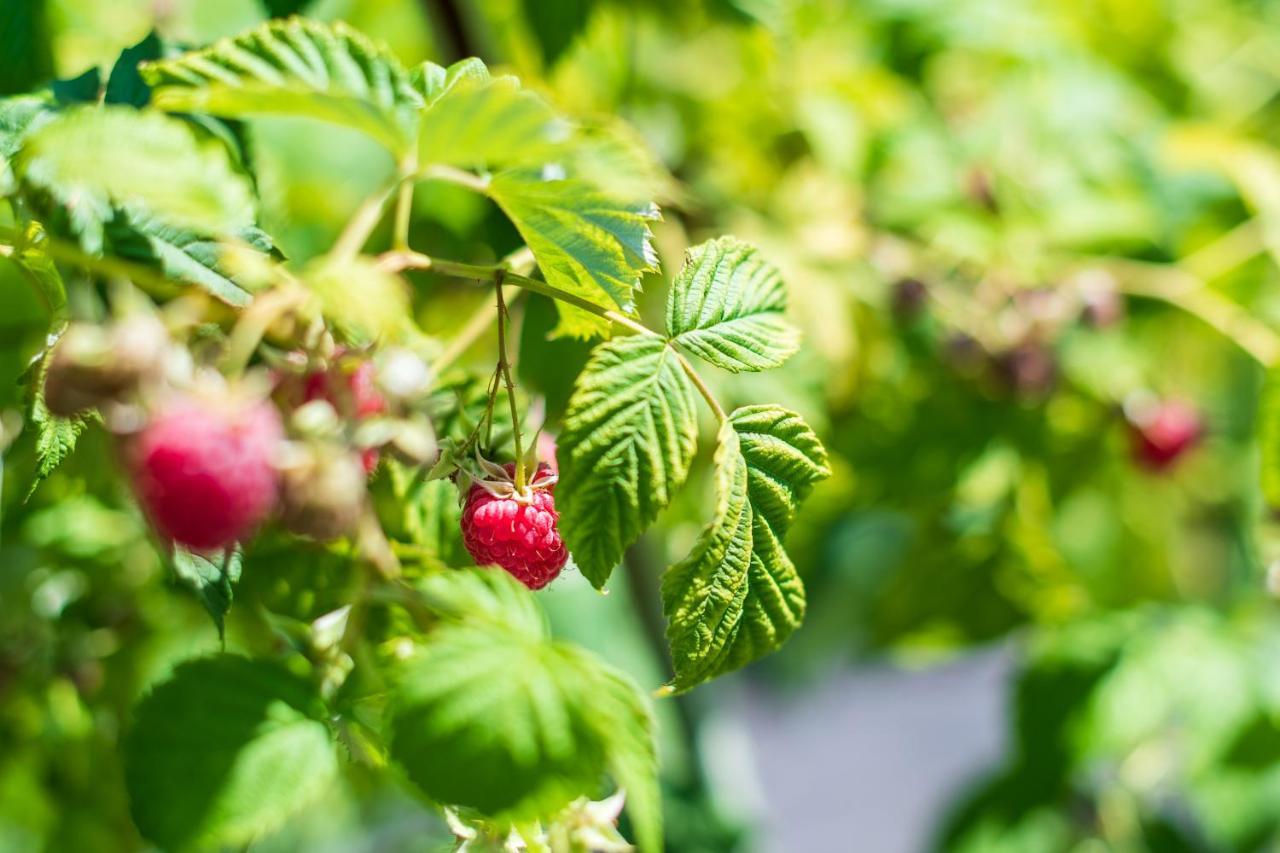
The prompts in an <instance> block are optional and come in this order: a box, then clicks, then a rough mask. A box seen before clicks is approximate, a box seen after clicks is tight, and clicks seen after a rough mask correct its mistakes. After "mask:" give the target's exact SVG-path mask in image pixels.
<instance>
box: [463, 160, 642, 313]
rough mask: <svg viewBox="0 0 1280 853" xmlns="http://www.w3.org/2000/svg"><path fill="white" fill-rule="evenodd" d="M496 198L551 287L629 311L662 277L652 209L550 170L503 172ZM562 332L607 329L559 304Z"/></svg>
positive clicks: (493, 189)
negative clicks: (648, 280)
mask: <svg viewBox="0 0 1280 853" xmlns="http://www.w3.org/2000/svg"><path fill="white" fill-rule="evenodd" d="M488 192H489V195H490V196H491V197H492V198H493V200H494V201H496V202H497V203H498V206H499V207H501V208H502V210H503V212H504V213H506V214H507V216H508V217H509V218H510V219H511V221H512V222H513V223H514V224H515V226H516V230H518V231H519V232H520V236H521V237H523V238H524V241H525V243H526V244H527V245H528V246H529V248H530V249H531V250H532V251H533V255H534V257H535V258H536V259H537V261H538V268H539V269H541V270H542V275H543V277H544V278H545V279H546V280H547V283H549V284H551V285H554V286H555V287H558V288H560V289H561V290H565V291H568V292H569V293H572V294H574V295H575V296H580V297H582V298H583V299H586V300H587V301H588V302H592V303H594V304H596V305H599V306H601V307H604V308H609V309H621V310H622V311H624V312H629V311H631V310H632V308H633V307H634V300H635V292H636V290H637V289H639V287H640V281H641V278H642V277H643V276H644V274H645V273H647V272H656V271H657V269H658V256H657V254H656V253H655V252H654V249H653V245H652V239H653V234H652V232H651V231H650V230H649V223H650V222H652V221H653V220H655V219H657V218H658V209H657V207H655V206H654V205H652V204H647V203H632V202H624V201H620V200H618V199H617V198H615V197H613V196H611V195H608V194H606V193H603V192H601V191H600V190H598V189H596V188H595V186H594V185H592V184H590V183H588V182H586V181H584V180H580V179H576V178H569V179H565V180H555V179H551V180H548V179H547V175H546V174H545V173H544V171H537V170H529V169H517V170H512V171H507V172H502V173H499V174H497V175H495V176H494V177H493V179H492V180H491V181H490V182H489V185H488ZM559 307H560V309H561V320H560V325H559V326H558V327H557V329H556V334H565V335H573V336H576V337H588V336H591V335H597V334H602V333H605V332H607V331H608V324H607V323H605V322H604V321H602V320H600V319H599V318H597V317H595V316H593V315H591V314H589V313H587V312H585V311H583V310H581V309H578V308H573V307H572V306H565V305H563V304H562V305H560V306H559Z"/></svg>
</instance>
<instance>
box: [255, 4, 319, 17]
mask: <svg viewBox="0 0 1280 853" xmlns="http://www.w3.org/2000/svg"><path fill="white" fill-rule="evenodd" d="M259 2H260V3H261V4H262V9H263V11H265V12H266V13H267V14H268V15H270V16H271V17H273V18H287V17H289V16H290V15H298V14H301V13H302V12H304V11H306V9H307V7H308V6H310V5H311V3H312V0H259Z"/></svg>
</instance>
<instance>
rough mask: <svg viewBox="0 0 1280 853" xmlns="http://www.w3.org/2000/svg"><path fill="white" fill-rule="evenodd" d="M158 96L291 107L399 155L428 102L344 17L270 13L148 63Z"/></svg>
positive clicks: (181, 102)
mask: <svg viewBox="0 0 1280 853" xmlns="http://www.w3.org/2000/svg"><path fill="white" fill-rule="evenodd" d="M142 77H143V79H144V80H145V81H146V82H147V83H148V84H149V85H150V86H151V87H152V103H153V104H154V105H155V106H156V107H158V108H160V109H163V110H169V111H172V112H203V113H210V114H212V115H217V116H223V117H227V118H243V117H247V116H253V115H268V114H279V115H293V116H300V117H305V118H313V119H318V120H320V121H327V122H333V123H335V124H341V125H345V126H347V127H351V128H355V129H356V130H360V131H363V132H364V133H367V134H368V135H369V136H371V137H372V138H373V139H375V140H377V141H378V142H380V143H381V144H382V145H383V146H384V147H386V148H387V150H388V151H390V152H391V153H392V154H393V155H395V156H396V157H397V158H398V157H399V156H400V155H402V154H404V153H405V151H406V150H407V148H408V147H409V145H410V142H411V139H412V136H411V134H410V129H411V127H412V115H413V112H414V110H415V109H416V108H418V107H420V106H421V104H422V99H421V96H420V95H419V94H418V93H417V92H416V91H415V90H414V89H413V87H412V86H411V85H410V83H409V75H408V73H407V72H406V71H405V70H404V68H402V67H401V66H400V63H399V61H398V60H396V58H395V57H394V56H393V55H392V54H391V53H390V52H389V51H387V50H386V49H385V48H382V47H380V46H378V45H376V44H374V43H373V42H372V41H370V40H369V39H368V38H366V37H365V36H364V35H362V34H360V33H358V32H356V31H355V30H353V29H351V28H350V27H348V26H347V25H345V24H342V23H337V24H333V25H328V24H321V23H318V22H315V21H310V20H307V19H304V18H290V19H289V20H287V21H277V20H273V21H269V22H267V23H265V24H263V25H262V26H260V27H257V28H255V29H253V30H250V31H248V32H246V33H242V34H240V35H239V36H236V37H235V38H229V39H223V40H222V41H219V42H217V43H216V44H214V45H212V46H211V47H207V48H205V49H203V50H198V51H193V52H191V53H186V54H183V55H181V56H176V57H173V58H171V59H163V60H160V61H157V62H150V63H146V64H145V65H143V66H142Z"/></svg>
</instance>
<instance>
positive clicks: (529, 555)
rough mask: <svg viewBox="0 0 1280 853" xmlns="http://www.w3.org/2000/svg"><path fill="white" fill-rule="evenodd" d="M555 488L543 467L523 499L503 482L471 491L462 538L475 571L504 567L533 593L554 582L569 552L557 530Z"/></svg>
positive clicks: (558, 515) (548, 472) (463, 522)
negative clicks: (533, 590)
mask: <svg viewBox="0 0 1280 853" xmlns="http://www.w3.org/2000/svg"><path fill="white" fill-rule="evenodd" d="M506 467H507V471H508V473H513V472H514V470H515V466H514V465H508V466H506ZM554 483H555V481H554V475H553V474H552V472H551V468H550V467H548V466H547V465H539V466H538V470H537V473H536V474H535V475H534V477H533V480H532V482H531V483H530V484H529V486H527V487H526V488H525V491H524V493H523V494H519V493H517V492H516V490H515V487H514V484H507V483H505V482H501V483H496V484H495V483H488V484H487V485H485V484H481V483H476V484H474V485H472V487H471V490H470V491H469V492H468V493H467V500H466V505H465V506H464V507H463V509H462V538H463V542H464V543H465V544H466V546H467V551H469V552H470V553H471V557H472V558H473V559H474V560H475V561H476V565H478V566H489V565H498V566H501V567H502V568H504V569H506V570H507V571H508V572H509V573H510V574H511V575H512V577H514V578H515V579H516V580H518V581H520V583H522V584H524V585H525V586H527V587H528V588H529V589H542V588H543V587H544V586H546V585H547V584H549V583H551V581H553V580H555V579H556V577H557V576H558V575H559V574H560V570H561V569H563V568H564V564H565V561H566V560H568V559H569V552H568V551H567V550H565V547H564V542H563V540H561V539H560V531H559V530H557V529H556V522H557V521H558V520H559V518H560V514H559V513H558V512H556V500H555V485H554Z"/></svg>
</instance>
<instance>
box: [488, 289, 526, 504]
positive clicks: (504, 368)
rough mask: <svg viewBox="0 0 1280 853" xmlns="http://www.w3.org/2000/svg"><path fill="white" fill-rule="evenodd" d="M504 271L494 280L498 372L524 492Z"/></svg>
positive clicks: (519, 488)
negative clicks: (496, 307) (504, 299)
mask: <svg viewBox="0 0 1280 853" xmlns="http://www.w3.org/2000/svg"><path fill="white" fill-rule="evenodd" d="M502 279H503V275H502V272H501V271H499V272H498V275H497V277H496V279H495V280H494V287H493V292H494V293H495V294H497V306H498V372H499V373H500V374H502V381H503V383H504V384H505V385H506V386H507V402H508V403H509V404H510V406H511V440H512V443H514V444H515V451H516V491H517V492H523V491H524V484H525V470H524V448H523V447H522V446H521V444H520V411H519V408H518V407H517V406H516V388H515V382H513V381H512V379H511V364H510V362H508V361H507V321H508V320H509V319H510V317H509V316H508V315H507V304H506V302H504V301H503V299H502Z"/></svg>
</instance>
